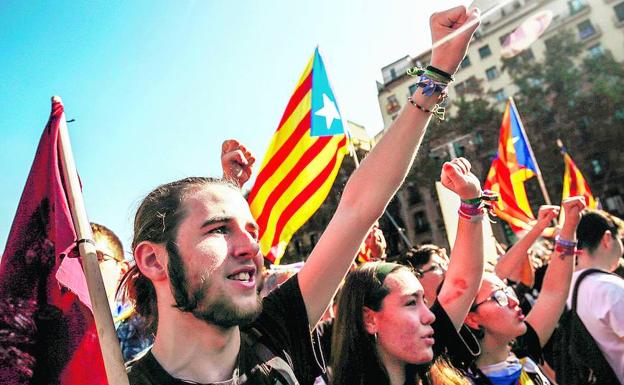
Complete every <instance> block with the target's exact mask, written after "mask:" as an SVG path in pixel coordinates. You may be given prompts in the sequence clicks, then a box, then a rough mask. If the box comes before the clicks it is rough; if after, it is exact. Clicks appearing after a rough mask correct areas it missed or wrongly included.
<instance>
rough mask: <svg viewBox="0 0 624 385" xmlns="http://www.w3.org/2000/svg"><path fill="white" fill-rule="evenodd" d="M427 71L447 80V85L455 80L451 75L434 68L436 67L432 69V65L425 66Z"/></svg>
mask: <svg viewBox="0 0 624 385" xmlns="http://www.w3.org/2000/svg"><path fill="white" fill-rule="evenodd" d="M427 70H428V71H431V72H435V73H436V74H438V75H440V76H443V77H445V78H447V79H448V81H449V83H450V82H452V81H454V80H455V77H454V76H453V75H451V74H449V73H448V72H444V71H442V70H441V69H439V68H436V67H434V66H432V65H428V66H427Z"/></svg>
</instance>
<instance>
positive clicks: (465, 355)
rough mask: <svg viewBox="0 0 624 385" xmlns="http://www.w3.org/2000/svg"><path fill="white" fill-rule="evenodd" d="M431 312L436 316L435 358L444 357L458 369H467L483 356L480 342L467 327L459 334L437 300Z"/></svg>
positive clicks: (433, 325)
mask: <svg viewBox="0 0 624 385" xmlns="http://www.w3.org/2000/svg"><path fill="white" fill-rule="evenodd" d="M430 310H431V312H432V313H433V314H435V317H436V319H435V321H434V322H433V324H432V325H431V326H432V327H433V331H434V334H433V338H434V339H435V343H434V345H433V354H434V356H435V357H438V356H443V357H445V358H447V359H448V360H449V361H450V363H451V364H452V365H453V366H454V367H456V368H466V367H468V366H469V365H470V364H472V363H473V362H474V361H475V360H476V359H477V357H479V355H480V354H481V348H480V347H479V341H477V339H476V338H475V336H474V334H472V332H471V331H470V329H468V327H467V326H466V325H462V326H461V328H460V329H459V332H458V331H457V330H455V325H453V322H452V321H451V319H450V318H449V316H448V314H447V313H446V311H445V310H444V308H443V307H442V304H440V302H438V301H437V300H436V301H435V302H434V303H433V306H431V309H430Z"/></svg>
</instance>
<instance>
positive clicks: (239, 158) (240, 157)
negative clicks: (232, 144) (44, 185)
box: [232, 150, 249, 166]
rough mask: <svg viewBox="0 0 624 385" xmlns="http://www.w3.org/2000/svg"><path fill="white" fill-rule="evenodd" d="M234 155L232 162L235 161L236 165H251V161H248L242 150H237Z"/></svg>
mask: <svg viewBox="0 0 624 385" xmlns="http://www.w3.org/2000/svg"><path fill="white" fill-rule="evenodd" d="M232 154H233V156H232V160H234V161H235V162H236V163H238V164H240V165H241V166H247V165H248V164H249V161H248V160H247V158H246V157H245V154H243V152H242V151H241V150H236V151H234V152H233V153H232Z"/></svg>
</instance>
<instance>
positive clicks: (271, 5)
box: [0, 0, 467, 256]
mask: <svg viewBox="0 0 624 385" xmlns="http://www.w3.org/2000/svg"><path fill="white" fill-rule="evenodd" d="M466 3H467V2H466V1H461V0H438V1H431V2H424V1H418V0H411V1H408V0H387V1H379V0H361V1H355V0H348V1H347V0H345V1H335V0H316V1H314V2H312V1H306V2H304V1H292V0H263V1H251V0H249V1H246V0H241V1H229V0H203V1H199V0H175V1H174V0H170V1H156V0H150V1H147V0H134V1H126V2H124V1H118V0H113V1H107V2H104V1H99V2H96V1H69V0H59V1H33V2H29V1H22V0H2V1H0V26H2V27H1V28H0V175H2V179H3V182H2V183H1V184H0V185H1V186H2V187H1V188H0V246H2V250H4V245H5V243H6V238H7V236H8V233H9V230H10V227H11V223H12V221H13V217H14V215H15V211H16V209H17V204H18V202H19V199H20V196H21V193H22V190H23V188H24V184H25V182H26V178H27V176H28V172H29V170H30V167H31V165H32V161H33V159H34V155H35V150H36V148H37V145H38V143H39V139H40V137H41V134H42V132H43V128H44V126H45V124H46V122H47V120H48V117H49V114H50V97H51V96H52V95H59V96H61V97H62V99H63V102H64V105H65V113H66V116H67V119H75V121H74V122H72V123H69V126H68V127H69V135H70V138H71V144H72V148H73V152H74V158H75V162H76V166H77V168H78V172H79V174H80V177H81V180H82V184H83V194H84V200H85V206H86V210H87V213H88V216H89V220H90V221H92V222H98V223H101V224H104V225H105V226H107V227H109V228H111V229H112V230H113V231H114V232H116V233H117V234H118V235H119V237H120V238H121V240H122V242H123V243H124V246H125V248H126V256H129V254H128V252H129V250H128V246H129V245H130V242H131V237H132V220H133V217H134V213H135V211H136V208H137V207H138V205H139V203H140V201H141V199H142V198H143V197H144V196H145V195H146V194H147V193H149V192H150V191H151V190H152V189H153V188H155V187H156V186H158V185H160V184H162V183H166V182H170V181H173V180H176V179H180V178H183V177H186V176H196V175H201V176H220V175H221V165H220V160H219V157H220V148H221V143H222V142H223V140H225V139H229V138H236V139H238V140H239V141H241V142H242V143H244V144H245V145H247V146H248V147H249V148H250V149H251V150H252V152H253V153H254V154H255V155H256V158H257V159H258V162H257V164H256V167H255V168H254V172H257V171H258V167H259V163H261V160H262V158H263V156H264V153H265V151H266V149H267V146H268V143H269V141H270V139H271V136H272V135H273V132H274V131H275V129H276V127H277V124H278V123H279V120H280V118H281V115H282V113H283V111H284V108H285V107H286V104H287V102H288V99H289V98H290V96H291V93H292V92H293V90H294V87H295V84H296V82H297V80H298V79H299V76H300V75H301V73H302V72H303V69H304V67H305V65H306V64H307V61H308V60H309V58H310V57H311V55H312V53H313V52H314V48H315V47H316V46H317V45H318V46H319V49H320V52H321V55H322V56H323V59H324V62H325V66H326V70H327V73H328V77H329V81H330V83H331V85H332V88H333V90H334V95H335V97H336V100H337V103H338V106H339V108H340V110H341V113H342V115H343V118H346V119H348V120H351V121H354V122H356V123H358V124H361V125H364V126H365V127H366V129H367V131H368V133H369V134H371V135H373V134H375V133H377V132H378V131H380V130H381V129H382V128H383V122H382V118H381V112H380V110H379V105H378V102H377V89H376V83H375V82H376V80H381V68H382V67H383V66H385V65H387V64H389V63H391V62H393V61H395V60H397V59H399V58H401V57H403V56H405V55H408V54H409V55H412V56H414V55H416V54H418V53H420V52H422V51H424V50H426V49H427V48H428V47H429V46H430V42H431V38H430V34H429V26H428V23H429V21H428V20H429V15H430V14H431V13H432V12H434V11H439V10H443V9H446V8H450V7H451V6H455V5H458V4H466Z"/></svg>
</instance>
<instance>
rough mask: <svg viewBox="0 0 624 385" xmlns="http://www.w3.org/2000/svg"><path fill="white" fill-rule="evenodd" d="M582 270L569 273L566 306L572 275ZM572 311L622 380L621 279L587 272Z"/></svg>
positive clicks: (623, 310) (623, 317)
mask: <svg viewBox="0 0 624 385" xmlns="http://www.w3.org/2000/svg"><path fill="white" fill-rule="evenodd" d="M585 270H586V269H583V270H579V271H575V272H574V274H573V275H572V285H571V287H570V293H569V294H568V300H567V306H568V309H570V308H571V307H572V290H573V289H574V285H575V283H576V279H577V278H578V276H579V275H580V274H581V273H582V272H583V271H585ZM576 313H577V314H578V315H579V317H580V319H581V321H583V324H584V325H585V327H586V328H587V330H588V331H589V333H590V334H591V335H592V337H593V338H594V340H595V341H596V344H597V345H598V347H599V348H600V350H601V351H602V353H603V355H604V356H605V359H606V360H607V362H608V363H609V365H611V368H613V371H614V372H615V374H616V376H617V377H618V378H619V379H621V380H620V382H621V383H622V384H624V382H622V381H624V380H622V379H624V279H622V278H620V277H616V276H613V275H611V274H601V273H593V274H590V275H589V276H587V277H586V278H585V279H583V282H581V285H580V286H579V289H578V297H577V302H576Z"/></svg>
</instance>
